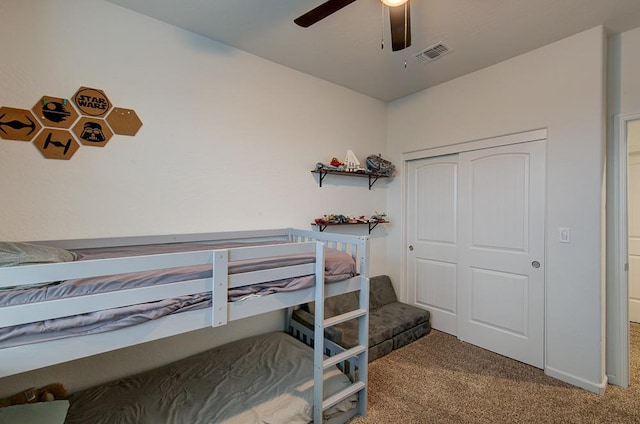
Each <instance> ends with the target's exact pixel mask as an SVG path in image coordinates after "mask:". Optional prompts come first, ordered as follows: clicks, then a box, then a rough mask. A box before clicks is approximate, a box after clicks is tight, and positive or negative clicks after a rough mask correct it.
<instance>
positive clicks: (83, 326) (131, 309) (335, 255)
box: [0, 242, 356, 348]
mask: <svg viewBox="0 0 640 424" xmlns="http://www.w3.org/2000/svg"><path fill="white" fill-rule="evenodd" d="M265 244H273V242H270V243H265ZM253 245H255V244H253ZM239 246H248V245H247V244H241V243H233V244H225V245H215V246H214V247H212V246H211V245H206V244H168V245H149V246H137V247H124V248H109V249H99V250H97V249H96V250H91V251H86V252H83V251H77V252H76V253H77V254H78V255H79V257H80V259H79V260H93V259H104V258H114V257H125V256H139V255H152V254H161V253H176V252H189V251H195V250H211V249H212V248H218V249H220V248H230V247H239ZM314 260H315V255H313V254H301V255H290V256H276V257H269V258H264V259H260V260H255V261H237V262H230V263H229V273H230V274H234V273H241V272H250V271H257V270H262V269H269V268H273V267H275V266H292V265H299V264H304V263H311V262H313V261H314ZM354 275H356V267H355V262H354V261H353V258H352V257H351V256H350V255H349V254H347V253H344V252H340V251H337V250H335V249H329V248H327V249H325V282H327V283H331V282H335V281H341V280H344V279H347V278H350V277H353V276H354ZM210 277H211V266H210V265H196V266H190V267H183V268H168V269H161V270H154V271H145V272H136V273H131V274H120V275H108V276H102V277H93V278H81V279H75V280H66V281H63V282H59V283H51V284H48V285H45V286H41V287H36V288H34V287H29V288H26V289H16V290H11V291H0V306H10V305H20V304H26V303H34V302H42V301H47V300H55V299H60V298H67V297H74V296H83V295H88V294H94V293H104V292H110V291H117V290H126V289H132V288H137V287H144V286H149V285H158V284H167V283H174V282H179V281H189V280H194V279H201V278H210ZM314 280H315V277H314V276H313V275H306V276H302V277H296V278H290V279H286V280H279V281H273V282H267V283H261V284H256V285H252V286H245V287H239V288H236V289H232V290H230V291H229V300H230V301H239V300H243V299H245V298H250V297H254V296H264V295H268V294H272V293H276V292H284V291H293V290H300V289H303V288H307V287H311V286H313V284H314ZM210 305H211V293H201V294H196V295H189V296H181V297H178V298H175V299H165V300H161V301H157V302H148V303H144V304H141V305H132V306H126V307H121V308H114V309H108V310H102V311H96V312H92V313H87V314H82V315H76V316H70V317H63V318H57V319H54V320H47V321H39V322H34V323H29V324H23V325H17V326H11V327H4V328H0V348H6V347H11V346H18V345H22V344H28V343H34V342H37V341H46V340H55V339H60V338H64V337H70V336H73V335H87V334H94V333H98V332H104V331H110V330H115V329H118V328H123V327H128V326H131V325H136V324H139V323H142V322H146V321H149V320H152V319H157V318H160V317H162V316H166V315H169V314H173V313H177V312H184V311H189V310H193V309H200V308H206V307H208V306H210Z"/></svg>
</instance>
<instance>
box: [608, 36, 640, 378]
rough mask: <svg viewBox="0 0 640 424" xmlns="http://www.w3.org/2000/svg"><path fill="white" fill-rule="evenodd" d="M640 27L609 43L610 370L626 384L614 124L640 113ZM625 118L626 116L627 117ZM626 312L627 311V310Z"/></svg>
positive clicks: (625, 298) (625, 326)
mask: <svg viewBox="0 0 640 424" xmlns="http://www.w3.org/2000/svg"><path fill="white" fill-rule="evenodd" d="M639 49H640V28H636V29H633V30H630V31H627V32H624V33H622V34H618V35H615V36H612V37H611V38H610V39H609V43H608V69H607V71H608V81H607V84H608V85H607V87H608V96H607V108H608V124H609V128H608V131H607V137H608V144H607V230H608V231H607V251H608V255H607V352H606V354H607V355H606V359H607V365H606V366H607V373H608V374H609V376H610V378H611V380H612V381H619V383H620V384H623V383H624V382H625V381H624V374H625V368H626V365H623V364H624V363H628V350H629V347H628V342H627V341H628V340H627V338H626V334H627V333H628V322H627V321H626V319H623V317H622V316H623V315H624V314H622V313H621V312H620V311H624V308H627V310H628V303H627V302H628V293H627V291H626V290H627V287H626V286H625V285H623V284H622V280H623V279H624V278H626V274H625V273H624V271H622V269H621V268H622V266H621V265H620V264H621V263H624V262H626V259H625V260H624V261H623V260H622V259H621V257H620V256H621V255H619V253H618V252H619V246H621V243H622V241H621V239H624V238H626V235H623V234H622V232H623V231H624V230H621V229H620V222H619V221H620V220H619V219H618V217H619V205H620V204H621V202H622V198H621V196H626V193H621V192H620V191H621V190H619V188H620V184H619V183H620V177H619V175H620V170H619V168H620V165H621V164H620V161H619V159H620V157H619V155H620V154H619V147H618V140H617V139H616V138H617V136H618V134H616V133H615V131H614V128H615V127H616V124H617V123H618V120H619V118H620V117H621V116H624V115H633V116H636V115H640V78H638V75H640V57H639V56H638V50H639ZM625 119H626V118H625ZM625 312H626V311H625Z"/></svg>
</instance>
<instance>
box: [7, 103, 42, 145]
mask: <svg viewBox="0 0 640 424" xmlns="http://www.w3.org/2000/svg"><path fill="white" fill-rule="evenodd" d="M41 129H42V126H41V125H40V124H39V123H38V120H37V119H36V117H35V116H33V114H32V113H31V111H30V110H27V109H16V108H14V107H0V135H1V136H2V138H5V139H7V140H19V141H31V140H33V137H35V136H36V134H38V131H40V130H41Z"/></svg>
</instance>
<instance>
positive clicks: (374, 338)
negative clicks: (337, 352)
mask: <svg viewBox="0 0 640 424" xmlns="http://www.w3.org/2000/svg"><path fill="white" fill-rule="evenodd" d="M333 328H335V329H336V330H339V331H340V332H341V333H342V342H341V343H339V344H340V345H341V346H343V347H346V348H347V349H348V348H352V347H354V346H356V345H357V344H358V320H357V319H354V320H351V321H347V322H342V323H340V324H338V325H336V326H334V327H333ZM392 339H393V329H392V328H389V327H388V326H386V325H384V324H383V323H376V322H375V321H371V320H369V346H370V347H371V346H375V345H377V344H380V343H382V342H384V341H385V340H392Z"/></svg>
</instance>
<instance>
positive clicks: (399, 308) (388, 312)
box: [369, 302, 429, 336]
mask: <svg viewBox="0 0 640 424" xmlns="http://www.w3.org/2000/svg"><path fill="white" fill-rule="evenodd" d="M427 321H429V311H425V310H422V309H420V308H416V307H415V306H411V305H407V304H406V303H400V302H394V303H390V304H388V305H385V306H384V307H382V308H378V309H376V310H371V311H369V326H374V325H375V326H385V327H387V328H389V329H391V330H392V333H393V335H394V336H395V335H397V334H400V333H402V332H403V331H406V330H408V329H410V328H413V327H415V326H417V325H419V324H422V323H424V322H427ZM374 323H375V324H374Z"/></svg>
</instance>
